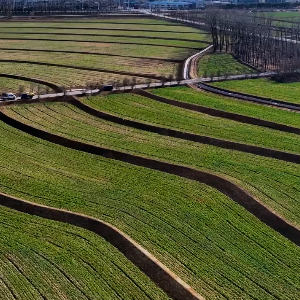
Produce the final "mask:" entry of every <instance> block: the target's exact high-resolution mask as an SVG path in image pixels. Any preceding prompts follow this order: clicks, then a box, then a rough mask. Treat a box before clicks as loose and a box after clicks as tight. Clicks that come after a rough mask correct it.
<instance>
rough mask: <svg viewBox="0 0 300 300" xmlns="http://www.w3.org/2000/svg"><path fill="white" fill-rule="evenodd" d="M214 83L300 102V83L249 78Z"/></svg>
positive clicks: (222, 86)
mask: <svg viewBox="0 0 300 300" xmlns="http://www.w3.org/2000/svg"><path fill="white" fill-rule="evenodd" d="M213 85H215V86H217V87H221V88H226V89H229V90H233V91H237V92H243V93H246V94H251V95H255V96H261V97H266V98H272V99H277V100H284V101H288V102H294V103H300V96H299V90H300V84H299V83H298V82H293V83H277V82H274V81H272V80H270V79H247V80H242V81H240V80H232V81H223V82H215V83H213Z"/></svg>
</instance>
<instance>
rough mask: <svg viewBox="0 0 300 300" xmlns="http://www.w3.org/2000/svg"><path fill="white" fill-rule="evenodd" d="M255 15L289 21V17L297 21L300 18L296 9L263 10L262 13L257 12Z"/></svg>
mask: <svg viewBox="0 0 300 300" xmlns="http://www.w3.org/2000/svg"><path fill="white" fill-rule="evenodd" d="M256 15H258V16H262V17H267V18H272V19H277V20H287V21H290V20H291V19H295V20H297V21H299V19H300V13H299V12H298V11H275V12H263V13H257V14H256Z"/></svg>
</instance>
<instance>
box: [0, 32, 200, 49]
mask: <svg viewBox="0 0 300 300" xmlns="http://www.w3.org/2000/svg"><path fill="white" fill-rule="evenodd" d="M70 35H72V34H70ZM0 40H9V41H49V42H75V43H98V44H119V45H140V46H155V47H167V48H178V49H192V50H199V49H201V48H196V47H183V46H175V45H163V44H149V43H147V44H143V43H131V42H111V41H91V40H89V41H88V40H66V39H44V38H43V39H38V38H10V37H7V38H6V37H0Z"/></svg>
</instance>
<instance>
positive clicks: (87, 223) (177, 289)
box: [0, 193, 205, 300]
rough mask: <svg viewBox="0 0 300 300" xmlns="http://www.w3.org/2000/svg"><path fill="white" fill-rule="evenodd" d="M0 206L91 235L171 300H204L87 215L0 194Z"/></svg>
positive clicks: (131, 243) (139, 249)
mask: <svg viewBox="0 0 300 300" xmlns="http://www.w3.org/2000/svg"><path fill="white" fill-rule="evenodd" d="M0 205H2V206H5V207H9V208H11V209H14V210H17V211H20V212H24V213H27V214H30V215H35V216H39V217H42V218H45V219H49V220H54V221H59V222H63V223H68V224H71V225H74V226H77V227H81V228H84V229H87V230H89V231H91V232H94V233H96V234H97V235H99V236H101V237H102V238H104V239H105V240H106V241H107V242H109V243H110V244H112V245H113V246H114V247H116V248H117V249H118V250H119V251H120V252H121V253H122V254H123V255H124V256H125V257H126V258H127V259H128V260H130V261H131V262H132V263H133V264H134V265H135V266H137V267H138V268H139V269H140V270H141V271H142V272H143V273H145V274H146V275H147V276H148V277H149V278H150V279H151V280H152V281H153V282H155V284H156V285H157V286H159V287H160V288H161V289H162V290H163V291H164V292H166V293H167V294H168V295H169V296H170V297H171V298H173V299H178V300H185V299H186V300H205V299H204V298H203V297H202V296H200V295H199V294H198V293H197V292H196V291H195V290H193V289H192V288H191V287H190V286H189V285H187V284H186V283H185V282H184V281H182V280H181V279H180V278H179V277H178V276H177V275H175V274H174V273H173V272H172V271H171V270H169V269H168V268H167V267H166V266H165V265H163V264H162V263H161V262H160V261H158V260H157V259H156V258H155V257H154V256H153V255H152V254H151V253H149V252H148V251H147V250H145V249H144V248H143V247H142V246H140V245H139V244H138V243H136V242H135V241H134V240H132V239H131V238H130V237H129V236H128V235H126V234H125V233H123V232H122V231H120V230H119V229H117V228H116V227H114V226H112V225H111V224H109V223H107V222H104V221H102V220H99V219H96V218H92V217H89V216H87V215H83V214H79V213H74V212H70V211H67V210H63V209H58V208H53V207H49V206H45V205H40V204H36V203H32V202H29V201H26V200H23V199H18V198H15V197H12V196H8V195H6V194H3V193H0Z"/></svg>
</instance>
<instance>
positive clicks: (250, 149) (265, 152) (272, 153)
mask: <svg viewBox="0 0 300 300" xmlns="http://www.w3.org/2000/svg"><path fill="white" fill-rule="evenodd" d="M69 99H70V100H69V101H70V103H72V104H73V105H74V106H76V107H77V108H79V109H81V110H82V111H84V112H86V113H88V114H90V115H93V116H95V117H98V118H101V119H103V120H106V121H110V122H113V123H116V124H120V125H123V126H128V127H131V128H136V129H139V130H144V131H148V132H153V133H158V134H160V135H164V136H169V137H174V138H179V139H183V140H187V141H193V142H197V143H201V144H206V145H211V146H216V147H219V148H223V149H230V150H236V151H240V152H246V153H250V154H255V155H259V156H264V157H270V158H275V159H279V160H283V161H286V162H292V163H296V164H300V155H298V154H293V153H289V152H284V151H279V150H274V149H269V148H264V147H258V146H253V145H247V144H242V143H238V142H232V141H227V140H222V139H218V138H213V137H210V136H204V135H198V134H194V133H189V132H182V131H179V130H174V129H171V128H165V127H159V126H155V125H150V124H146V123H141V122H138V121H133V120H129V119H126V118H121V117H118V116H115V115H112V114H109V113H106V112H103V111H100V110H97V109H94V108H92V107H90V106H88V105H86V104H84V103H82V102H81V101H79V100H78V99H77V98H76V97H74V96H73V97H70V98H69Z"/></svg>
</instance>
